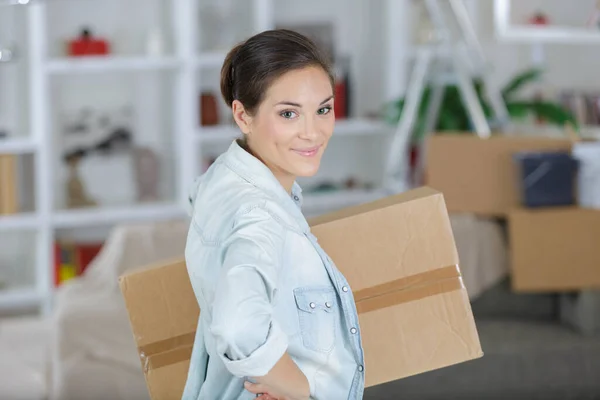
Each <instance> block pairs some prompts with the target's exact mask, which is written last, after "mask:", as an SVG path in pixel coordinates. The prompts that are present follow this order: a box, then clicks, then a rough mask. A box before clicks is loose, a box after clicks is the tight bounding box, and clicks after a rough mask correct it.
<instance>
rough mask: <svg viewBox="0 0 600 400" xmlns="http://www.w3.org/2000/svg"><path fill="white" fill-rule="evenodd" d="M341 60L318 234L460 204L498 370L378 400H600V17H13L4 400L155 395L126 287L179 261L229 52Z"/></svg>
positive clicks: (423, 382)
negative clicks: (331, 222) (274, 45)
mask: <svg viewBox="0 0 600 400" xmlns="http://www.w3.org/2000/svg"><path fill="white" fill-rule="evenodd" d="M271 28H290V29H294V30H297V31H299V32H301V33H304V34H306V35H308V36H309V37H311V38H312V39H314V40H315V41H316V42H317V43H318V44H319V45H321V46H322V47H323V48H324V49H325V51H326V52H327V54H328V55H329V56H330V58H331V60H332V63H333V65H334V68H335V73H336V79H337V81H336V86H335V95H336V102H335V115H336V119H337V122H336V128H335V132H334V137H333V138H332V140H331V142H330V145H329V148H328V151H327V153H326V155H325V157H324V160H323V163H322V167H321V169H320V171H319V173H318V174H317V176H315V177H312V178H310V179H302V180H300V182H299V183H300V184H301V185H302V187H303V189H304V192H303V193H304V205H303V209H304V213H305V214H306V215H307V216H309V217H310V216H315V215H319V214H322V213H325V212H329V211H334V210H337V209H340V208H342V207H346V206H350V205H355V204H360V203H364V202H367V201H370V200H374V199H377V198H381V197H383V196H386V195H388V194H391V193H395V192H398V191H405V190H409V189H410V188H412V187H416V186H420V185H423V184H427V185H430V186H432V187H434V188H436V189H438V190H441V191H442V192H443V193H444V195H445V198H446V201H447V206H448V210H449V212H450V215H451V220H452V227H453V230H454V234H455V239H456V242H457V246H458V250H459V253H460V257H461V262H462V265H461V269H462V272H463V275H464V279H465V284H466V286H467V290H468V292H469V296H470V299H471V302H472V306H473V311H474V314H475V317H476V320H477V324H478V329H479V333H480V336H481V341H482V346H483V350H484V352H485V354H486V355H485V356H484V357H483V358H482V359H480V360H476V361H472V362H468V363H465V364H462V365H458V366H455V367H450V368H445V369H442V370H438V371H432V372H428V373H425V374H422V375H419V376H415V377H411V378H407V379H404V380H401V381H397V382H392V383H389V384H386V385H382V386H381V387H375V388H371V389H369V390H368V391H367V393H366V398H369V399H400V398H402V399H413V398H414V399H449V398H453V399H454V398H456V399H492V398H494V399H495V398H497V399H506V398H520V399H521V398H522V399H534V398H539V399H550V398H553V399H554V398H556V399H600V379H599V377H600V291H597V290H598V289H599V288H600V210H599V209H600V142H599V140H600V68H599V66H600V51H599V50H600V4H599V3H598V2H597V1H596V0H572V1H568V2H567V1H564V0H518V1H517V0H512V1H511V0H464V1H455V0H440V1H429V2H428V1H425V0H330V1H326V2H323V1H316V0H303V1H291V0H276V1H275V0H0V399H97V398H105V399H108V398H110V399H137V398H140V399H142V398H147V397H148V395H147V390H146V387H145V383H144V378H143V374H142V371H141V369H140V366H139V360H138V356H137V353H136V351H135V345H134V344H133V340H132V336H131V331H130V329H129V323H128V320H127V315H126V313H125V310H124V305H123V303H122V299H121V294H120V291H119V288H118V283H117V278H118V276H119V275H120V274H122V273H124V272H125V271H128V270H130V269H132V268H136V267H140V266H143V265H148V264H151V263H155V262H158V261H161V260H164V259H168V258H170V257H176V256H180V255H182V254H183V248H184V245H185V235H186V229H187V212H186V201H187V194H188V190H189V188H190V185H191V182H192V181H193V179H194V177H196V176H198V175H199V174H201V173H202V172H203V171H205V170H206V169H207V168H208V166H210V164H211V163H212V162H213V161H214V159H215V158H216V157H217V156H218V155H219V154H220V153H222V152H223V151H224V150H226V149H227V147H228V146H229V144H230V143H231V140H233V139H234V138H235V137H236V136H238V134H239V132H238V131H237V129H236V128H235V127H234V125H233V122H232V118H231V115H230V112H229V111H228V109H227V108H226V106H225V104H224V102H223V101H222V99H221V98H220V92H219V75H220V68H221V64H222V62H223V59H224V57H225V54H226V52H227V51H228V50H229V49H230V48H231V47H232V46H233V45H234V44H235V43H237V42H239V41H240V40H243V39H245V38H247V37H248V36H250V35H251V34H253V33H257V32H260V31H263V30H267V29H271Z"/></svg>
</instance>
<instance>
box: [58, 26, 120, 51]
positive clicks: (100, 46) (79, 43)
mask: <svg viewBox="0 0 600 400" xmlns="http://www.w3.org/2000/svg"><path fill="white" fill-rule="evenodd" d="M68 53H69V55H70V56H74V57H78V56H79V57H80V56H98V55H106V54H109V53H110V44H109V43H108V41H106V40H105V39H101V38H95V37H93V36H92V34H91V33H90V31H89V30H87V29H84V30H83V31H82V32H81V35H79V37H78V38H77V39H73V40H70V41H69V42H68Z"/></svg>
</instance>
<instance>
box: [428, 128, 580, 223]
mask: <svg viewBox="0 0 600 400" xmlns="http://www.w3.org/2000/svg"><path fill="white" fill-rule="evenodd" d="M571 146H572V142H571V141H570V140H568V139H561V138H546V137H523V136H492V137H490V138H489V139H480V138H479V137H477V136H475V135H472V134H464V133H463V134H439V135H434V136H432V137H431V138H430V139H429V140H428V142H427V149H426V151H427V166H426V178H425V179H426V183H427V185H428V186H430V187H432V188H435V189H437V190H439V191H441V192H442V193H444V198H445V199H446V204H447V207H448V211H450V212H457V213H458V212H469V213H475V214H479V215H484V216H498V217H505V216H506V215H507V214H508V212H509V211H510V210H511V209H512V208H515V207H519V206H520V204H521V193H520V180H519V177H518V169H517V165H516V163H515V162H514V161H513V158H512V157H513V154H515V153H518V152H520V151H570V150H571Z"/></svg>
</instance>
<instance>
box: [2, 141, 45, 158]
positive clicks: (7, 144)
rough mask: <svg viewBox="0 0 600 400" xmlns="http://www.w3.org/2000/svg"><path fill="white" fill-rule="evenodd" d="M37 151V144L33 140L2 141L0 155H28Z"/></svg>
mask: <svg viewBox="0 0 600 400" xmlns="http://www.w3.org/2000/svg"><path fill="white" fill-rule="evenodd" d="M36 149H37V143H36V142H35V141H34V140H31V139H0V153H9V154H27V153H33V152H35V151H36Z"/></svg>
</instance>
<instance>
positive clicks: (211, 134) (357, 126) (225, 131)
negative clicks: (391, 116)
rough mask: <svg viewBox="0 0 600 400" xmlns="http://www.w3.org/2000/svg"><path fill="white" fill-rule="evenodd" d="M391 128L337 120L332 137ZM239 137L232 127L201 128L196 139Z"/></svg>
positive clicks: (211, 140)
mask: <svg viewBox="0 0 600 400" xmlns="http://www.w3.org/2000/svg"><path fill="white" fill-rule="evenodd" d="M391 130H392V127H391V126H389V125H386V124H385V123H383V122H381V121H371V120H368V119H347V120H346V119H339V120H337V121H336V122H335V130H334V133H333V136H334V137H335V136H358V135H373V134H382V133H387V132H391ZM240 135H241V132H240V130H239V129H238V127H237V126H234V125H218V126H203V127H201V128H200V129H199V132H198V135H197V139H198V141H200V142H202V143H222V142H228V141H231V140H233V139H235V138H236V137H239V136H240Z"/></svg>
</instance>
